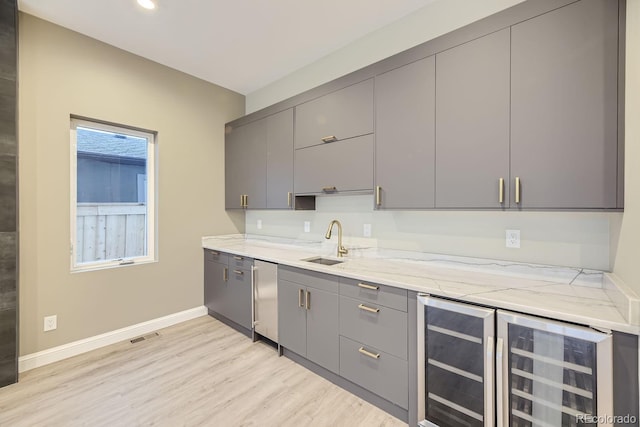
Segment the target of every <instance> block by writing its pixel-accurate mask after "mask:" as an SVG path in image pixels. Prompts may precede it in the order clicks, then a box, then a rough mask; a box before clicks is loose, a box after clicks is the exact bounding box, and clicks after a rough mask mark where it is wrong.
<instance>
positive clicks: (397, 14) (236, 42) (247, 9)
mask: <svg viewBox="0 0 640 427" xmlns="http://www.w3.org/2000/svg"><path fill="white" fill-rule="evenodd" d="M435 1H439V0H367V1H363V0H315V1H310V0H157V4H158V6H157V8H156V10H154V11H147V10H145V9H143V8H141V7H140V6H138V4H137V2H136V0H46V1H43V0H19V1H18V7H19V9H20V10H21V11H23V12H26V13H29V14H31V15H34V16H37V17H39V18H42V19H45V20H47V21H51V22H53V23H55V24H58V25H61V26H63V27H66V28H69V29H72V30H74V31H77V32H79V33H82V34H85V35H87V36H89V37H93V38H95V39H98V40H101V41H103V42H105V43H108V44H111V45H113V46H116V47H119V48H121V49H124V50H126V51H129V52H132V53H134V54H136V55H139V56H142V57H145V58H148V59H151V60H153V61H156V62H159V63H161V64H164V65H167V66H169V67H172V68H175V69H177V70H180V71H183V72H185V73H188V74H191V75H193V76H196V77H199V78H201V79H203V80H207V81H209V82H212V83H215V84H218V85H220V86H224V87H226V88H228V89H232V90H234V91H236V92H239V93H242V94H245V95H246V94H248V93H251V92H253V91H255V90H257V89H260V88H262V87H264V86H266V85H268V84H269V83H272V82H274V81H276V80H278V79H280V78H282V77H284V76H286V75H288V74H290V73H291V72H293V71H295V70H297V69H299V68H302V67H304V66H305V65H308V64H310V63H312V62H314V61H315V60H317V59H319V58H321V57H323V56H325V55H327V54H329V53H331V52H333V51H335V50H337V49H339V48H341V47H343V46H345V45H347V44H349V43H350V42H352V41H354V40H357V39H358V38H360V37H362V36H364V35H366V34H368V33H370V32H372V31H375V30H377V29H379V28H382V27H384V26H386V25H388V24H390V23H391V22H393V21H396V20H398V19H400V18H401V17H403V16H405V15H408V14H410V13H412V12H414V11H416V10H417V9H420V8H421V7H423V6H426V5H427V4H429V3H433V2H435Z"/></svg>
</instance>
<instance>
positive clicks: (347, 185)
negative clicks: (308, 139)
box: [295, 135, 373, 194]
mask: <svg viewBox="0 0 640 427" xmlns="http://www.w3.org/2000/svg"><path fill="white" fill-rule="evenodd" d="M295 155H296V163H295V192H296V194H318V193H322V192H323V188H331V187H335V188H336V190H337V191H339V192H342V191H364V190H369V191H371V189H372V188H373V136H372V135H365V136H361V137H358V138H352V139H350V140H348V141H344V142H334V143H332V144H325V145H319V146H316V147H308V148H303V149H301V150H296V153H295Z"/></svg>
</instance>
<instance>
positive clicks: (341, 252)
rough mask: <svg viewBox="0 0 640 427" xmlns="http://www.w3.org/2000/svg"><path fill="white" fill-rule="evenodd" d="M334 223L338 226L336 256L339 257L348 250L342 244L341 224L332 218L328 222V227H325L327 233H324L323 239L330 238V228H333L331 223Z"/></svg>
mask: <svg viewBox="0 0 640 427" xmlns="http://www.w3.org/2000/svg"><path fill="white" fill-rule="evenodd" d="M334 224H336V225H337V226H338V257H339V258H341V257H343V256H344V255H346V254H348V253H349V251H348V250H347V248H345V247H344V246H342V224H340V221H338V220H337V219H334V220H333V221H331V222H330V223H329V228H328V229H327V234H325V235H324V238H325V239H330V238H331V230H333V225H334Z"/></svg>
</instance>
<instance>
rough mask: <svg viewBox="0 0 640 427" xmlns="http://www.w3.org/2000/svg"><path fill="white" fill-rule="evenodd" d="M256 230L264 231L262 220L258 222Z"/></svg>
mask: <svg viewBox="0 0 640 427" xmlns="http://www.w3.org/2000/svg"><path fill="white" fill-rule="evenodd" d="M256 228H257V229H258V230H262V220H261V219H259V220H257V221H256Z"/></svg>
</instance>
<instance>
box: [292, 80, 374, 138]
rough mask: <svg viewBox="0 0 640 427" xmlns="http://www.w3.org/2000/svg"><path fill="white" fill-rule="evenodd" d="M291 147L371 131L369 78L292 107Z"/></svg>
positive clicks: (371, 106)
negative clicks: (293, 143)
mask: <svg viewBox="0 0 640 427" xmlns="http://www.w3.org/2000/svg"><path fill="white" fill-rule="evenodd" d="M295 108H296V109H295V114H296V120H295V138H294V141H295V148H304V147H310V146H313V145H322V144H324V143H325V142H324V141H323V140H322V138H325V137H329V136H335V138H336V139H337V140H338V141H340V140H343V139H348V138H352V137H354V136H358V135H366V134H369V133H372V132H373V79H369V80H365V81H363V82H360V83H357V84H354V85H352V86H348V87H346V88H344V89H340V90H337V91H335V92H332V93H329V94H327V95H324V96H321V97H320V98H316V99H314V100H312V101H308V102H305V103H304V104H300V105H298V106H296V107H295Z"/></svg>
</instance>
